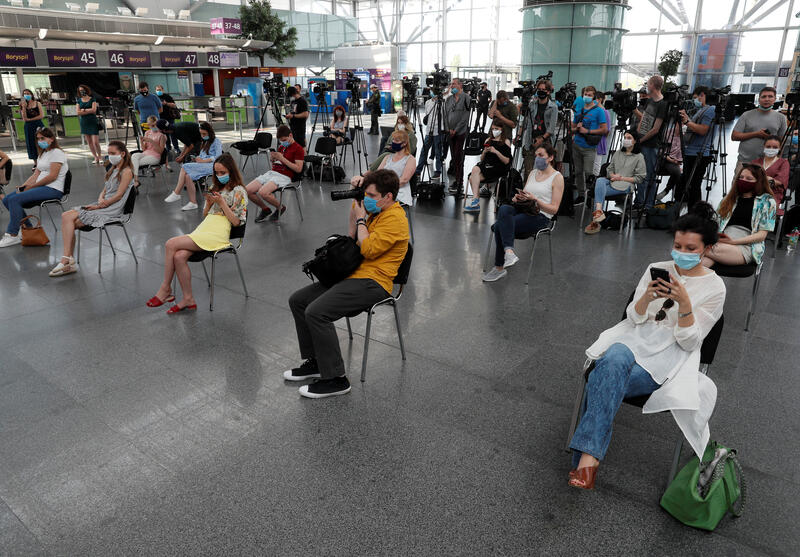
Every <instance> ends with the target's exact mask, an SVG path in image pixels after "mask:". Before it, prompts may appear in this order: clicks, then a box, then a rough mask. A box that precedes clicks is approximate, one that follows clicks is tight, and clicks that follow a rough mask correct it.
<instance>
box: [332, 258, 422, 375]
mask: <svg viewBox="0 0 800 557" xmlns="http://www.w3.org/2000/svg"><path fill="white" fill-rule="evenodd" d="M413 257H414V248H413V246H412V245H411V244H409V245H408V251H406V255H405V257H404V258H403V262H402V263H401V264H400V267H399V268H398V269H397V276H396V277H394V284H396V285H398V286H399V287H400V288H399V289H398V290H397V294H392V295H390V296H389V297H388V298H384V299H383V300H381V301H380V302H378V303H377V304H373V306H372V307H371V308H369V309H368V310H364V312H361V311H359V312H356V313H354V314H352V315H348V316H347V317H345V319H346V320H347V334H348V335H349V336H350V340H351V341H352V340H353V329H352V328H351V327H350V318H351V317H356V316H357V315H360V314H361V313H366V314H367V331H366V332H365V333H364V357H363V358H362V360H361V382H362V383H363V382H364V381H365V380H366V376H367V354H368V353H369V332H370V328H371V327H372V315H373V314H374V313H375V308H377V307H378V306H385V305H390V306H392V309H393V310H394V322H395V324H396V325H397V339H398V340H399V341H400V354H401V355H402V356H403V360H405V359H406V348H405V346H404V345H403V331H402V329H401V328H400V316H399V315H398V313H397V301H398V300H399V299H400V297H401V296H402V295H403V289H404V288H405V285H406V284H407V283H408V275H409V273H410V272H411V260H412V259H413Z"/></svg>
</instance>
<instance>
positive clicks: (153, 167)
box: [131, 147, 169, 188]
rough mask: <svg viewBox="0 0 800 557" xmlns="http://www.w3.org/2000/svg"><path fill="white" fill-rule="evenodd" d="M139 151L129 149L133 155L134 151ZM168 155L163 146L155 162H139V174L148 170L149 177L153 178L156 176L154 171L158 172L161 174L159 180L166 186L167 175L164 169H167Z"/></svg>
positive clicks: (141, 174)
mask: <svg viewBox="0 0 800 557" xmlns="http://www.w3.org/2000/svg"><path fill="white" fill-rule="evenodd" d="M141 152H142V151H131V155H133V154H134V153H141ZM168 155H169V151H168V150H167V149H166V147H165V148H164V150H163V151H162V152H161V159H160V160H159V161H158V162H157V163H156V164H141V165H139V176H143V175H144V173H145V172H149V173H150V177H151V178H155V177H156V172H159V173H160V174H161V181H162V182H164V187H165V188H166V187H168V186H167V175H166V172H165V171H166V169H167V157H168ZM139 176H137V178H138V177H139Z"/></svg>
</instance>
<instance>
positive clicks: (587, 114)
mask: <svg viewBox="0 0 800 557" xmlns="http://www.w3.org/2000/svg"><path fill="white" fill-rule="evenodd" d="M596 93H597V89H595V88H594V86H592V85H587V86H586V87H584V88H583V89H582V90H581V95H582V98H581V99H578V100H577V102H576V103H575V104H576V105H577V106H580V105H583V107H582V108H579V109H578V108H577V107H576V110H575V117H574V118H573V122H572V133H573V134H574V137H573V140H572V168H571V169H570V173H571V174H572V175H573V176H574V177H575V190H576V191H577V192H578V198H577V199H576V200H575V203H583V201H584V199H585V195H586V174H587V173H589V174H591V173H592V172H594V159H595V157H596V156H597V144H598V143H600V138H602V137H603V136H604V135H606V134H607V133H608V122H607V121H606V112H605V110H603V108H602V107H601V106H598V105H597V103H595V102H594V97H595V94H596ZM581 101H583V102H581Z"/></svg>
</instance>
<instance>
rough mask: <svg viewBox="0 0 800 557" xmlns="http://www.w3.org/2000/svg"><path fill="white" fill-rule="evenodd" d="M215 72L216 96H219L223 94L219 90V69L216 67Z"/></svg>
mask: <svg viewBox="0 0 800 557" xmlns="http://www.w3.org/2000/svg"><path fill="white" fill-rule="evenodd" d="M213 73H214V96H215V97H219V96H220V95H221V93H220V91H219V70H217V69H215V70H214V71H213Z"/></svg>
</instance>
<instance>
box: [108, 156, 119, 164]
mask: <svg viewBox="0 0 800 557" xmlns="http://www.w3.org/2000/svg"><path fill="white" fill-rule="evenodd" d="M121 160H122V155H108V162H110V163H111V164H113V165H114V166H116V165H118V164H119V161H121Z"/></svg>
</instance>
